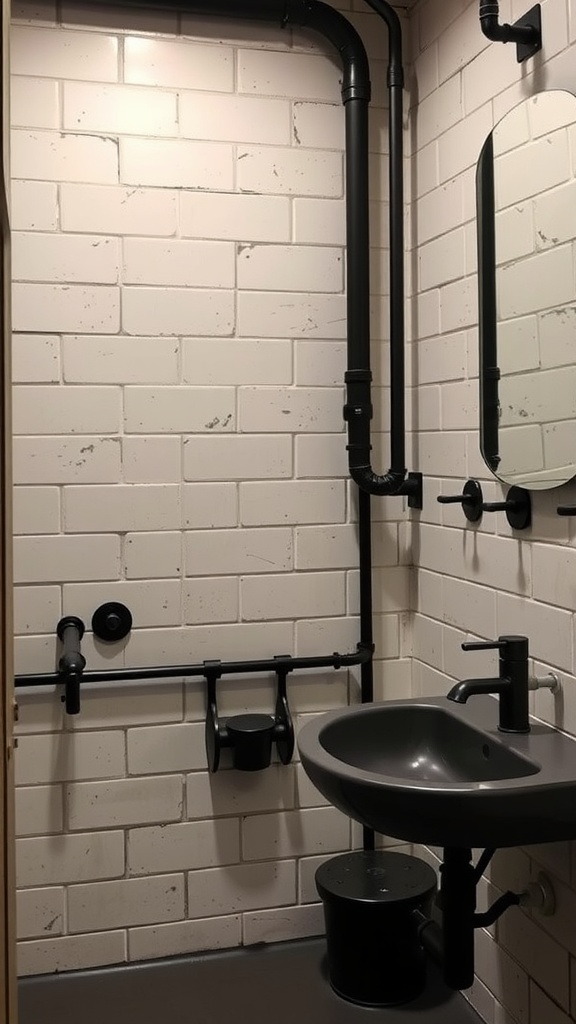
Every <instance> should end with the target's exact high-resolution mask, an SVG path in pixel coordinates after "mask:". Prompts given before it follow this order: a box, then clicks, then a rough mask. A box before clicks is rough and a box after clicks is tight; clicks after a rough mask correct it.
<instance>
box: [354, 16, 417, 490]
mask: <svg viewBox="0 0 576 1024" xmlns="http://www.w3.org/2000/svg"><path fill="white" fill-rule="evenodd" d="M367 3H368V4H369V6H370V7H372V9H373V10H374V11H376V13H377V14H379V15H380V17H381V18H383V19H384V21H385V22H386V24H387V26H388V39H389V66H388V90H389V96H390V146H389V167H390V175H389V177H390V197H389V198H390V385H391V422H390V449H391V468H390V470H389V471H388V473H385V474H384V475H378V474H377V473H375V471H374V470H373V468H372V465H371V458H370V452H371V447H372V446H371V444H370V420H371V418H372V404H371V398H370V392H371V388H370V385H371V381H372V374H371V370H370V327H369V315H370V284H369V274H368V268H367V266H366V263H365V261H363V260H362V259H361V258H359V253H360V251H362V252H364V251H365V252H368V251H369V229H368V224H369V196H368V166H367V163H366V165H364V164H363V162H362V160H361V158H360V156H359V154H361V153H362V152H363V151H364V149H365V148H366V150H367V136H368V110H367V106H366V107H364V106H363V105H359V106H358V107H351V105H350V106H349V105H347V107H346V115H347V117H346V128H347V137H346V149H347V185H349V184H352V185H354V186H355V187H353V188H350V190H349V192H348V212H347V244H348V296H349V311H350V312H349V335H348V346H349V348H348V372H347V374H346V378H345V379H346V384H347V404H346V406H345V412H344V414H345V418H346V420H347V422H348V440H349V443H348V460H349V466H350V474H351V476H352V479H353V480H354V481H355V482H356V483H357V484H358V486H359V487H360V488H361V489H362V490H365V491H367V492H368V493H370V494H378V495H385V494H408V495H416V494H417V492H418V489H419V483H418V482H416V481H415V480H413V479H410V478H409V479H408V480H407V479H406V465H405V463H406V452H405V437H406V428H405V395H404V391H405V321H404V138H403V88H404V68H403V63H402V29H401V24H400V19H399V17H398V15H397V14H396V12H395V11H394V10H393V9H392V8H391V7H390V6H389V4H387V3H385V2H384V0H367ZM351 293H352V296H353V298H351V297H350V296H351Z"/></svg>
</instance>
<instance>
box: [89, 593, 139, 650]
mask: <svg viewBox="0 0 576 1024" xmlns="http://www.w3.org/2000/svg"><path fill="white" fill-rule="evenodd" d="M131 629H132V613H131V611H130V609H129V608H127V607H126V605H125V604H120V603H119V602H118V601H107V602H106V604H101V605H100V607H99V608H97V609H96V611H95V612H94V615H93V616H92V632H93V633H94V636H97V637H98V639H99V640H104V641H105V642H106V643H109V644H110V643H116V642H117V641H118V640H123V639H124V637H125V636H128V633H129V632H130V630H131Z"/></svg>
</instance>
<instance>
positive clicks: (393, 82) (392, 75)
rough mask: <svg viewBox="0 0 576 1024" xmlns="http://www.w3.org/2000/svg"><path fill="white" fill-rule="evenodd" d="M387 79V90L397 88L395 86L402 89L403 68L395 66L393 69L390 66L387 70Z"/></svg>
mask: <svg viewBox="0 0 576 1024" xmlns="http://www.w3.org/2000/svg"><path fill="white" fill-rule="evenodd" d="M387 78H388V88H389V89H393V88H394V87H397V86H399V87H400V88H401V89H403V88H404V83H405V77H404V68H403V67H402V65H401V64H400V65H399V66H395V67H392V66H390V67H389V68H388V75H387Z"/></svg>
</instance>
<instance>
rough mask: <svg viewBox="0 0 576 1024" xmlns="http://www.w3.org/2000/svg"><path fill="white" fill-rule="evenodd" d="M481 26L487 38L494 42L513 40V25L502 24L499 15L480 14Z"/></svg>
mask: <svg viewBox="0 0 576 1024" xmlns="http://www.w3.org/2000/svg"><path fill="white" fill-rule="evenodd" d="M480 27H481V29H482V32H483V33H484V35H485V36H486V38H487V39H490V40H491V41H492V42H493V43H510V42H512V26H511V25H501V24H500V21H499V19H498V15H496V16H494V15H480Z"/></svg>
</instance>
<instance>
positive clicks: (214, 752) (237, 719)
mask: <svg viewBox="0 0 576 1024" xmlns="http://www.w3.org/2000/svg"><path fill="white" fill-rule="evenodd" d="M274 660H275V661H278V668H277V669H276V678H277V696H276V709H275V712H274V715H265V714H244V715H235V716H234V717H233V718H228V719H227V720H226V721H225V722H221V721H220V719H219V717H218V705H217V701H216V683H217V680H218V679H220V676H221V674H222V664H221V662H219V661H205V662H204V669H205V672H204V677H205V679H206V684H207V689H208V712H207V716H206V755H207V758H208V767H209V769H210V771H211V772H217V771H218V767H219V764H220V752H221V751H222V750H223V749H224V748H225V747H230V748H232V758H233V767H234V768H237V769H239V770H240V771H243V772H257V771H261V770H262V769H263V768H268V767H269V765H270V761H271V758H272V744H273V743H275V744H276V750H277V751H278V756H279V758H280V760H281V762H282V764H288V763H289V762H290V760H291V758H292V754H293V753H294V726H293V724H292V717H291V715H290V709H289V707H288V698H287V696H286V679H287V677H288V673H289V672H290V666H289V664H288V663H289V661H290V659H289V657H288V656H287V655H286V656H284V655H279V656H278V657H277V658H275V659H274Z"/></svg>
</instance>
